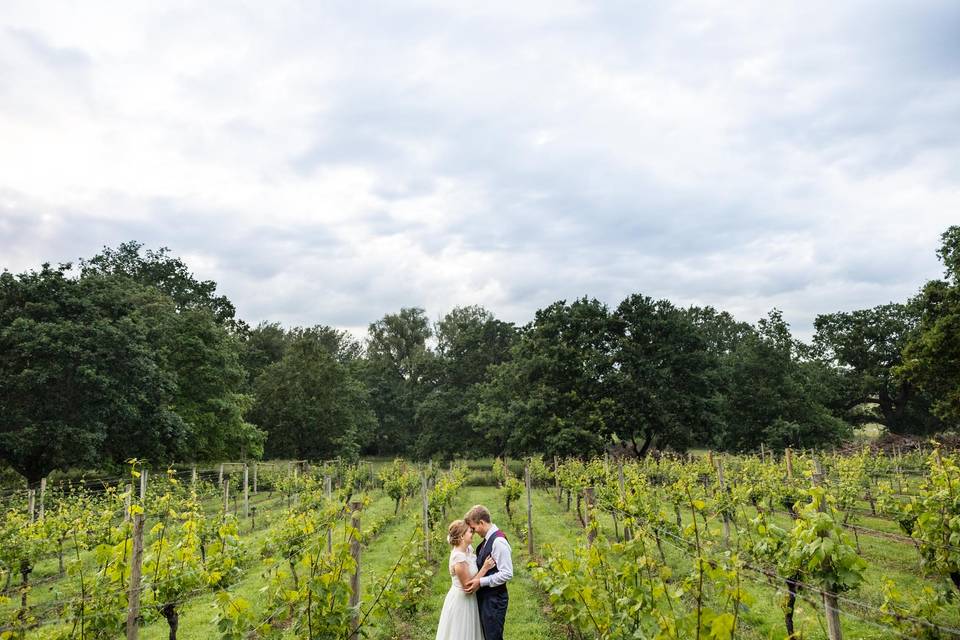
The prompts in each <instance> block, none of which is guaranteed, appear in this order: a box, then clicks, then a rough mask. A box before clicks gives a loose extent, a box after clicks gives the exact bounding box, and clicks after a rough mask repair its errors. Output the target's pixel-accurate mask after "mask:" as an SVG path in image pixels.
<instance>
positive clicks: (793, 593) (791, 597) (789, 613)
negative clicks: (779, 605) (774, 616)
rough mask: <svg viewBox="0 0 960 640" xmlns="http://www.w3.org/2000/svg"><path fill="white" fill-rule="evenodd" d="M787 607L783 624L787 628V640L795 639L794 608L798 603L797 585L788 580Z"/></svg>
mask: <svg viewBox="0 0 960 640" xmlns="http://www.w3.org/2000/svg"><path fill="white" fill-rule="evenodd" d="M787 594H788V595H787V606H786V607H784V610H783V622H784V624H785V625H786V627H787V639H788V640H790V639H791V638H793V637H794V636H793V607H794V605H795V604H796V603H797V583H796V582H795V581H793V580H790V579H788V580H787Z"/></svg>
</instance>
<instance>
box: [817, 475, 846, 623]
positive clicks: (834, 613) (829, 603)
mask: <svg viewBox="0 0 960 640" xmlns="http://www.w3.org/2000/svg"><path fill="white" fill-rule="evenodd" d="M813 466H814V474H813V484H814V485H816V486H820V484H821V483H822V482H823V465H821V464H820V459H819V458H814V459H813ZM826 510H827V505H826V502H825V500H823V499H821V500H820V511H822V512H826ZM821 593H823V608H824V613H825V617H826V619H827V636H828V637H829V638H830V640H843V631H842V630H841V629H840V605H839V604H837V594H835V593H829V592H827V591H826V590H824V591H822V592H821Z"/></svg>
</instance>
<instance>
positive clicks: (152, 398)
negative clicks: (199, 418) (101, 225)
mask: <svg viewBox="0 0 960 640" xmlns="http://www.w3.org/2000/svg"><path fill="white" fill-rule="evenodd" d="M69 271H70V265H61V266H60V267H58V268H53V267H51V266H50V265H47V264H45V265H43V267H42V269H41V270H40V271H31V272H26V273H22V274H19V275H13V274H11V273H9V272H7V271H4V272H3V274H2V275H0V458H2V459H3V460H5V461H7V462H8V463H9V464H10V465H11V466H12V467H13V468H14V469H16V470H17V471H19V472H20V473H21V474H23V475H24V476H25V477H26V478H27V479H28V480H29V481H30V482H38V481H39V480H40V478H42V477H44V476H46V475H47V474H48V473H50V471H52V470H54V469H66V468H69V467H74V466H82V465H99V464H101V463H102V462H104V461H109V460H113V461H117V462H119V461H122V460H123V459H125V458H126V457H129V456H139V457H143V458H148V459H153V460H167V459H170V458H172V457H176V456H177V455H179V454H181V453H183V452H184V451H185V450H186V444H187V442H188V435H189V427H188V425H187V423H186V422H185V421H184V419H183V418H182V417H181V416H180V415H178V414H177V413H176V411H175V410H173V409H172V408H171V403H172V400H173V398H174V397H175V395H176V391H177V378H176V375H175V373H174V372H173V371H172V370H171V368H170V367H167V366H165V353H164V350H163V348H162V346H161V344H159V343H158V341H157V340H156V339H155V336H156V334H157V332H158V331H161V330H162V329H161V328H162V326H163V325H164V323H165V322H167V321H169V320H170V319H171V318H172V317H173V315H174V307H173V304H172V302H170V301H169V299H168V298H166V297H165V296H163V295H161V294H160V293H159V292H157V291H156V290H155V289H151V288H148V287H144V286H142V285H138V284H136V283H134V282H132V281H130V280H128V279H126V278H118V277H115V276H109V275H100V274H97V275H89V276H87V277H84V278H79V279H78V278H74V277H71V276H70V274H69Z"/></svg>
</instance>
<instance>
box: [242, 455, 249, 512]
mask: <svg viewBox="0 0 960 640" xmlns="http://www.w3.org/2000/svg"><path fill="white" fill-rule="evenodd" d="M249 480H250V468H249V467H248V466H247V465H246V463H244V465H243V517H244V518H249V517H250V484H249Z"/></svg>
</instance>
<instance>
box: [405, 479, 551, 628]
mask: <svg viewBox="0 0 960 640" xmlns="http://www.w3.org/2000/svg"><path fill="white" fill-rule="evenodd" d="M474 504H484V505H486V506H487V507H488V508H489V509H490V511H491V513H492V514H493V521H494V522H495V523H496V524H497V525H498V526H500V527H501V528H502V529H503V531H504V533H505V534H506V535H507V537H508V539H509V540H510V545H511V547H512V549H513V580H511V581H510V583H509V584H508V587H507V588H508V591H509V593H510V607H509V609H508V611H507V621H506V626H505V629H504V638H505V639H506V640H524V639H526V638H537V639H543V640H558V639H560V638H563V635H562V634H560V632H559V631H558V630H557V629H556V628H555V626H554V625H552V624H551V622H550V619H549V616H548V615H547V612H546V611H545V605H544V601H543V597H542V595H541V594H540V592H539V591H538V589H537V587H536V585H535V584H534V583H533V578H532V577H531V575H530V570H529V569H528V568H527V562H528V560H529V556H527V553H526V545H524V544H523V543H522V542H520V537H519V535H518V534H517V532H516V531H515V530H514V529H513V527H512V526H511V525H510V523H509V522H507V519H506V514H505V513H503V505H502V504H501V500H500V497H499V495H498V492H497V489H496V488H495V487H469V486H468V487H464V488H463V489H462V490H461V491H460V493H459V494H458V495H457V500H456V503H455V504H454V505H453V508H452V509H451V516H450V519H451V520H453V519H455V518H457V517H460V515H462V514H463V513H466V511H467V510H468V509H469V508H470V507H471V506H472V505H474ZM474 543H476V540H475V541H474ZM440 551H442V554H443V555H442V557H441V558H438V560H439V561H440V565H441V566H440V569H439V570H438V571H437V573H436V575H434V579H433V581H432V592H431V595H430V597H429V598H428V601H427V602H426V603H425V604H424V606H423V607H422V610H421V615H420V616H418V618H417V619H416V621H415V622H414V624H413V625H411V626H412V630H411V635H410V639H411V640H433V639H434V638H435V636H436V632H437V623H438V622H439V618H440V609H441V608H442V607H443V599H444V597H446V594H447V591H448V590H449V589H450V574H449V573H448V572H447V554H448V553H449V548H447V549H443V550H438V553H437V555H439V554H440Z"/></svg>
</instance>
